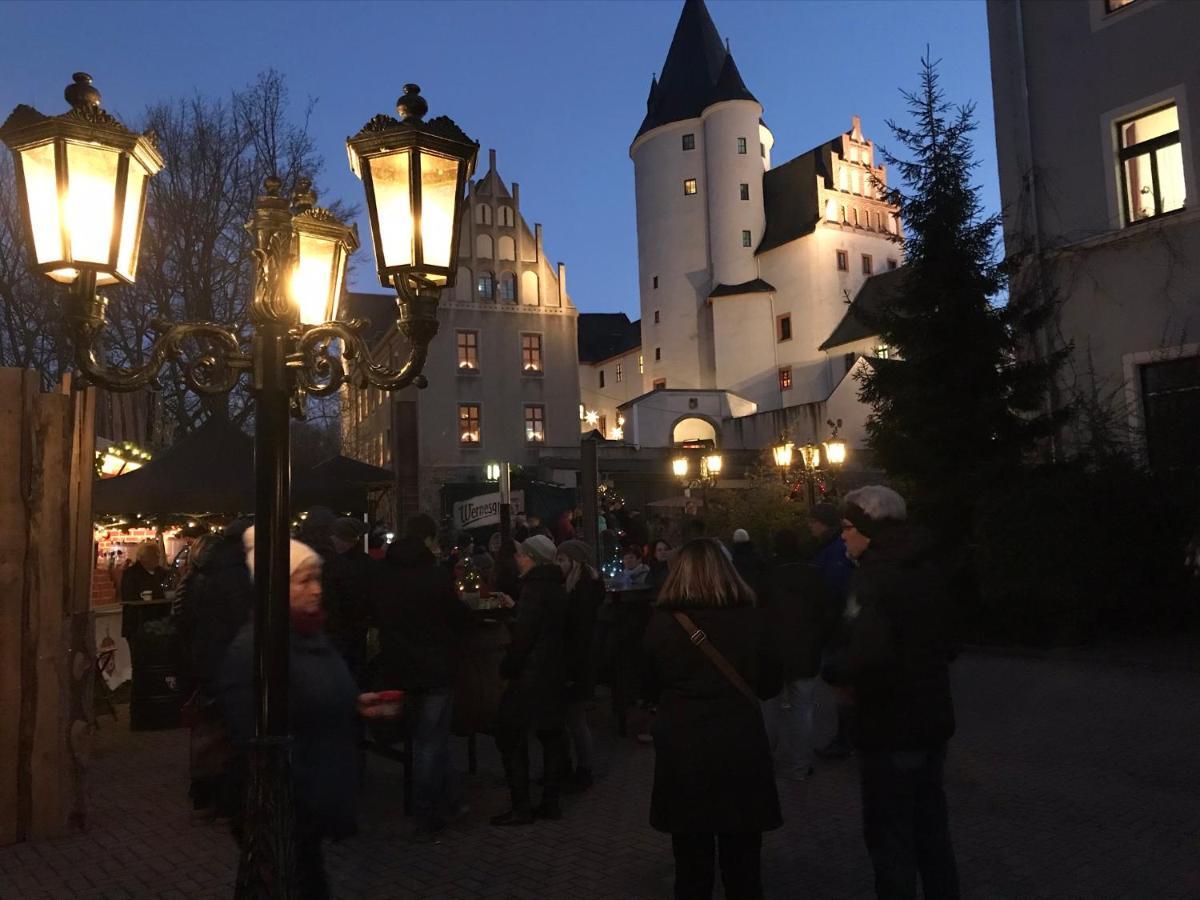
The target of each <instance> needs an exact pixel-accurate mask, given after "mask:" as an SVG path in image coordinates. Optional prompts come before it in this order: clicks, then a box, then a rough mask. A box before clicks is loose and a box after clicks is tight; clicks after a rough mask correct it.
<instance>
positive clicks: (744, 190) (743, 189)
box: [738, 184, 750, 200]
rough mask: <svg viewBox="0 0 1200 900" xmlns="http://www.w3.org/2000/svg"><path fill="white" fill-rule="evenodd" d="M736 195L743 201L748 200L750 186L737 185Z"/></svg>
mask: <svg viewBox="0 0 1200 900" xmlns="http://www.w3.org/2000/svg"><path fill="white" fill-rule="evenodd" d="M738 194H739V196H741V198H742V199H743V200H749V199H750V185H748V184H739V185H738Z"/></svg>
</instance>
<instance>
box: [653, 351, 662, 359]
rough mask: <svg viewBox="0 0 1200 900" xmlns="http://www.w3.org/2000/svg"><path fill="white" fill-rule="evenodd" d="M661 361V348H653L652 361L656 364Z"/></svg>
mask: <svg viewBox="0 0 1200 900" xmlns="http://www.w3.org/2000/svg"><path fill="white" fill-rule="evenodd" d="M661 359H662V347H655V348H654V361H655V362H658V361H659V360H661Z"/></svg>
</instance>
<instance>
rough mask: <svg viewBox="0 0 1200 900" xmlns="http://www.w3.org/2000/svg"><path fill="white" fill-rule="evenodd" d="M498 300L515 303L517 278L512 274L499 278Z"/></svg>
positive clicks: (508, 273)
mask: <svg viewBox="0 0 1200 900" xmlns="http://www.w3.org/2000/svg"><path fill="white" fill-rule="evenodd" d="M500 299H501V300H503V301H505V302H506V303H516V302H517V276H516V275H515V274H514V273H512V272H505V273H504V274H503V275H501V276H500Z"/></svg>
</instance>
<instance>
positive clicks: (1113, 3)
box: [1104, 0, 1134, 13]
mask: <svg viewBox="0 0 1200 900" xmlns="http://www.w3.org/2000/svg"><path fill="white" fill-rule="evenodd" d="M1132 3H1134V0H1104V11H1105V12H1109V13H1115V12H1117V11H1119V10H1122V9H1124V8H1125V7H1127V6H1130V5H1131V4H1132Z"/></svg>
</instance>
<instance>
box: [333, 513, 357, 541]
mask: <svg viewBox="0 0 1200 900" xmlns="http://www.w3.org/2000/svg"><path fill="white" fill-rule="evenodd" d="M365 530H366V529H365V528H364V527H363V523H362V522H360V521H359V520H358V519H352V518H350V517H349V516H342V517H341V518H340V519H337V520H335V521H334V523H333V528H332V529H331V531H330V533H331V534H332V535H333V536H334V537H335V538H338V539H339V540H343V541H347V542H349V543H353V542H354V541H358V540H361V539H362V536H363V532H364V531H365Z"/></svg>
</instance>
